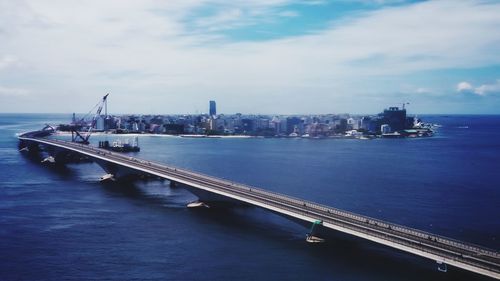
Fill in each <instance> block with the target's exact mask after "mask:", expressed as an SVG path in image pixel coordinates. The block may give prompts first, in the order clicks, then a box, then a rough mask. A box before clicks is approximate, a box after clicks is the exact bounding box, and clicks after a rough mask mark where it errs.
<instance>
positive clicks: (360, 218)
mask: <svg viewBox="0 0 500 281" xmlns="http://www.w3.org/2000/svg"><path fill="white" fill-rule="evenodd" d="M24 138H26V137H24ZM31 139H33V140H40V139H37V138H31ZM42 141H48V142H50V141H55V142H57V143H59V144H61V145H66V146H71V147H81V148H87V149H91V150H92V151H102V152H105V153H106V154H108V155H113V156H118V157H120V158H122V159H124V160H134V161H136V162H139V163H141V164H149V165H152V166H156V167H158V168H162V169H168V170H170V171H173V172H177V173H185V174H189V175H191V176H195V177H201V178H204V179H206V180H210V181H213V182H217V183H220V184H224V185H227V186H231V187H232V188H238V189H240V190H244V191H250V192H254V193H258V194H261V195H265V196H268V197H271V198H274V199H278V200H280V201H283V202H287V203H290V204H295V205H299V206H303V207H305V208H311V209H315V210H318V211H322V212H324V213H326V214H333V215H337V216H340V217H343V218H348V219H350V220H353V221H357V222H359V223H365V224H369V225H372V226H376V227H381V228H385V229H387V230H391V231H396V232H400V233H404V234H407V235H411V236H414V237H419V238H422V239H427V240H430V241H434V242H438V243H441V244H444V245H449V246H451V247H455V248H459V249H463V250H467V251H470V252H473V253H479V254H482V255H488V256H491V257H494V258H500V254H499V253H498V252H497V251H493V250H490V249H488V248H485V247H482V246H479V245H475V244H472V243H464V242H461V241H458V240H455V239H451V238H448V237H443V236H440V235H435V234H432V233H429V232H425V231H421V230H417V229H413V228H410V227H406V226H402V225H398V224H394V223H388V222H385V221H382V220H378V219H375V218H371V217H368V216H364V215H358V214H355V213H351V212H348V211H344V210H340V209H337V208H333V207H330V206H326V205H322V204H318V203H314V202H311V201H307V200H303V199H300V198H295V197H293V196H288V195H283V194H280V193H277V192H273V191H268V190H265V189H262V188H258V187H254V186H250V185H246V184H241V183H235V182H233V181H230V180H226V179H221V178H217V177H213V176H210V175H206V174H203V173H199V172H194V171H190V170H187V169H184V168H182V169H180V168H177V167H172V166H167V165H164V164H161V163H156V162H152V161H144V160H141V159H138V158H134V157H127V156H125V155H123V154H120V153H112V152H109V151H106V150H102V149H99V148H95V147H92V146H89V145H82V144H80V145H76V144H74V143H71V142H68V141H63V140H57V139H52V140H47V139H43V140H42Z"/></svg>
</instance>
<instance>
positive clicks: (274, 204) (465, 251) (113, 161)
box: [18, 133, 500, 279]
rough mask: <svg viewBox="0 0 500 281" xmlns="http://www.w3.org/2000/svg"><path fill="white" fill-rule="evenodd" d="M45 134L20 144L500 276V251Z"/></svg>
mask: <svg viewBox="0 0 500 281" xmlns="http://www.w3.org/2000/svg"><path fill="white" fill-rule="evenodd" d="M45 135H46V134H43V133H42V134H40V133H37V134H34V133H26V134H23V135H20V136H19V137H18V138H19V140H20V146H21V148H22V149H26V150H29V149H30V150H31V149H36V148H37V147H39V146H42V147H44V148H45V149H46V150H47V151H49V153H51V155H52V157H53V160H54V161H56V162H57V161H60V160H59V159H64V157H65V156H67V155H69V154H77V155H82V156H85V157H88V158H90V159H92V160H93V161H95V162H96V163H97V164H99V165H100V166H101V167H102V168H103V169H104V170H105V171H106V172H108V174H110V175H112V176H114V177H117V178H119V177H125V176H129V175H150V176H155V177H159V178H163V179H167V180H169V181H170V182H171V183H176V184H180V185H182V186H184V187H186V188H188V189H189V190H190V191H192V192H193V193H194V194H195V195H198V197H199V198H200V199H202V198H204V199H203V200H207V202H210V201H211V200H213V201H217V200H227V201H233V202H239V203H244V204H249V205H252V206H257V207H261V208H263V209H267V210H269V211H272V212H274V213H277V214H280V215H283V216H286V217H289V218H291V219H294V220H298V221H301V222H302V223H307V224H310V225H311V226H312V228H311V232H313V229H314V227H315V226H318V225H319V226H320V227H321V228H325V229H331V230H335V231H339V232H343V233H346V234H349V235H353V236H356V237H359V238H363V239H366V240H369V241H372V242H375V243H379V244H382V245H385V246H388V247H392V248H395V249H398V250H401V251H404V252H407V253H411V254H414V255H418V256H421V257H425V258H428V259H431V260H434V261H436V262H437V264H438V269H439V270H441V271H446V269H447V266H446V265H451V266H455V267H458V268H462V269H464V270H468V271H471V272H475V273H478V274H482V275H485V276H489V277H492V278H495V279H500V253H499V252H498V251H496V250H491V249H487V248H485V247H482V246H478V245H474V244H471V243H467V242H462V241H458V240H455V239H451V238H447V237H443V236H439V235H435V234H432V233H428V232H424V231H421V230H417V229H413V228H409V227H405V226H401V225H397V224H393V223H389V222H386V221H382V220H378V219H374V218H371V217H367V216H363V215H359V214H355V213H352V212H347V211H344V210H340V209H337V208H333V207H329V206H325V205H321V204H317V203H314V202H309V201H306V200H303V199H299V198H294V197H291V196H287V195H284V194H279V193H275V192H271V191H266V190H263V189H260V188H257V187H253V186H248V185H245V184H240V183H235V182H232V181H228V180H224V179H220V178H215V177H211V176H208V175H203V174H200V173H197V172H193V171H189V170H186V169H180V168H177V167H173V166H169V165H165V164H161V163H156V162H152V161H147V160H142V159H138V158H134V157H129V156H127V155H124V154H121V153H117V152H110V151H107V150H103V149H99V148H96V147H93V146H91V145H85V144H80V143H74V142H69V141H64V140H57V139H48V138H45V137H44V136H45ZM40 136H43V137H40ZM312 234H313V233H311V235H312ZM313 237H314V236H313ZM318 239H319V240H321V239H320V238H318Z"/></svg>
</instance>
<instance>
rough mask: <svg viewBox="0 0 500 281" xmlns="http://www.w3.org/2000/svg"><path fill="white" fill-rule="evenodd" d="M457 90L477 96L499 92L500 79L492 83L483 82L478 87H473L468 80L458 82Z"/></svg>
mask: <svg viewBox="0 0 500 281" xmlns="http://www.w3.org/2000/svg"><path fill="white" fill-rule="evenodd" d="M457 91H458V92H461V93H473V94H476V95H479V96H486V95H490V94H499V93H500V79H499V80H497V81H496V82H495V83H493V84H483V85H481V86H478V87H474V86H473V85H472V84H470V83H468V82H460V83H458V85H457Z"/></svg>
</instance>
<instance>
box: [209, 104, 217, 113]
mask: <svg viewBox="0 0 500 281" xmlns="http://www.w3.org/2000/svg"><path fill="white" fill-rule="evenodd" d="M209 113H210V116H215V115H217V108H216V104H215V101H214V100H211V101H210V106H209Z"/></svg>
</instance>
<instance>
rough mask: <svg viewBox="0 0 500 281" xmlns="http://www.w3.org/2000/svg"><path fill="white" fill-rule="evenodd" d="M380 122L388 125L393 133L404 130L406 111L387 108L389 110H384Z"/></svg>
mask: <svg viewBox="0 0 500 281" xmlns="http://www.w3.org/2000/svg"><path fill="white" fill-rule="evenodd" d="M382 122H384V124H388V125H389V126H390V127H391V129H392V130H393V131H394V132H396V131H400V130H404V129H405V127H406V109H404V108H403V109H399V107H389V109H386V110H384V113H383V121H382Z"/></svg>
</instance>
